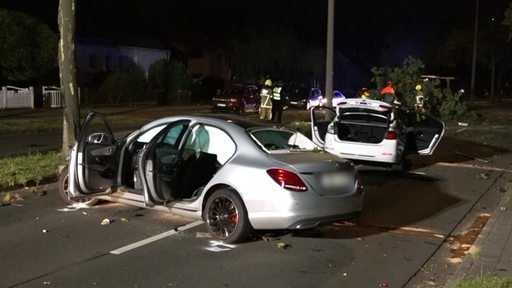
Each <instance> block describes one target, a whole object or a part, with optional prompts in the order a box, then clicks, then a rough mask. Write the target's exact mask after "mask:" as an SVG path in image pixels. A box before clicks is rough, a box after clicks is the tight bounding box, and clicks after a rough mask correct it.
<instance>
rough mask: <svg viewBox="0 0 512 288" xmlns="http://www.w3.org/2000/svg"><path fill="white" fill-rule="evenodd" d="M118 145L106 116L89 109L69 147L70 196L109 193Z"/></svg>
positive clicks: (113, 183) (114, 175)
mask: <svg viewBox="0 0 512 288" xmlns="http://www.w3.org/2000/svg"><path fill="white" fill-rule="evenodd" d="M116 153H117V146H116V141H115V139H114V134H113V133H112V129H111V128H110V125H109V123H108V122H107V120H106V118H105V116H103V115H101V114H99V113H97V112H90V113H89V114H88V115H87V117H86V119H85V121H84V123H83V125H82V127H81V130H80V134H79V136H78V139H77V141H76V143H75V145H74V146H73V148H72V150H71V155H70V163H69V196H70V198H80V197H83V196H91V195H94V194H103V193H109V192H110V190H111V187H113V186H115V185H116V178H117V169H118V167H117V162H116V157H115V156H116Z"/></svg>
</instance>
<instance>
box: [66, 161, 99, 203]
mask: <svg viewBox="0 0 512 288" xmlns="http://www.w3.org/2000/svg"><path fill="white" fill-rule="evenodd" d="M68 187H69V167H68V166H66V167H64V168H63V169H62V171H61V172H60V174H59V182H58V188H59V189H58V190H59V195H60V197H61V198H62V200H64V202H66V204H68V205H82V206H87V207H91V206H94V205H95V204H96V203H98V199H97V198H95V197H87V198H81V199H77V200H72V199H69V197H68V196H69V190H68Z"/></svg>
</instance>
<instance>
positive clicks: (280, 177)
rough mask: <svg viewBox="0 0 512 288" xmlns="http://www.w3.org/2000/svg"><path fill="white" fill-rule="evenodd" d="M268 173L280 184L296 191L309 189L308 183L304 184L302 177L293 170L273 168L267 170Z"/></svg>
mask: <svg viewBox="0 0 512 288" xmlns="http://www.w3.org/2000/svg"><path fill="white" fill-rule="evenodd" d="M267 174H268V175H269V176H270V177H271V178H272V180H274V181H276V183H277V184H279V186H281V187H283V188H285V189H287V190H291V191H295V192H304V191H307V190H308V187H307V186H306V184H304V182H303V181H302V180H301V179H300V177H299V176H297V174H295V173H293V172H290V171H286V170H283V169H276V168H272V169H268V170H267Z"/></svg>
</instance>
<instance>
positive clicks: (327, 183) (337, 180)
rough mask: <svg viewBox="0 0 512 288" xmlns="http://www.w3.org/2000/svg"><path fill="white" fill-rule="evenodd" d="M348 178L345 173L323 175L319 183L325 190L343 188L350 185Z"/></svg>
mask: <svg viewBox="0 0 512 288" xmlns="http://www.w3.org/2000/svg"><path fill="white" fill-rule="evenodd" d="M350 179H351V178H350V177H349V176H348V175H347V174H345V173H339V172H336V173H325V174H323V175H322V178H321V182H322V185H323V186H324V187H326V188H335V187H343V186H346V185H347V184H349V183H350Z"/></svg>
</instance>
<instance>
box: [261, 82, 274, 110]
mask: <svg viewBox="0 0 512 288" xmlns="http://www.w3.org/2000/svg"><path fill="white" fill-rule="evenodd" d="M271 92H272V90H271V89H270V87H263V88H261V92H260V98H261V99H260V102H261V107H264V108H270V107H272V102H271V101H270V99H271V96H272V95H271Z"/></svg>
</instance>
